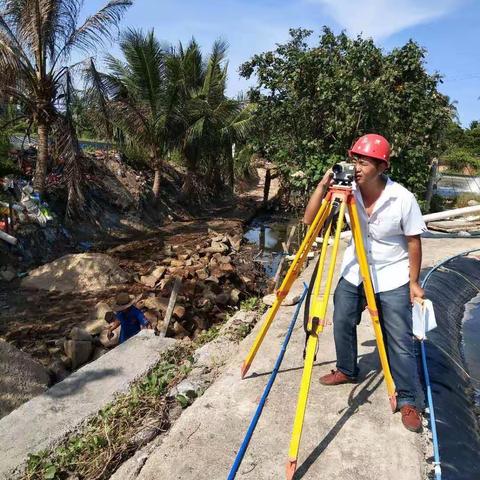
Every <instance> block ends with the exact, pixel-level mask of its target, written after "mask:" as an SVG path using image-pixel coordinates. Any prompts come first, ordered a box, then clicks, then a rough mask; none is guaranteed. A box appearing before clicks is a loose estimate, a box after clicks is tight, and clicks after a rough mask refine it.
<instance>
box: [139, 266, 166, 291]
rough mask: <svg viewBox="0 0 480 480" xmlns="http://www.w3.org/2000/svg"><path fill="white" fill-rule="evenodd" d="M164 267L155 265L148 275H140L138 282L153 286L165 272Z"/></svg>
mask: <svg viewBox="0 0 480 480" xmlns="http://www.w3.org/2000/svg"><path fill="white" fill-rule="evenodd" d="M165 270H166V268H165V267H162V266H159V267H156V268H155V269H154V270H153V271H152V272H151V273H150V274H149V275H142V276H141V277H140V282H142V283H143V284H144V285H146V286H147V287H151V288H153V287H154V286H155V285H156V284H157V282H158V281H159V280H160V279H161V278H162V276H163V274H164V273H165Z"/></svg>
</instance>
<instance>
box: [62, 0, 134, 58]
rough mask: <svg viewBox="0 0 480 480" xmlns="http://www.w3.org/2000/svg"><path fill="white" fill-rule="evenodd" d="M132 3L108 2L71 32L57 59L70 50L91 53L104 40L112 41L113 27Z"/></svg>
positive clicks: (114, 0) (126, 0) (128, 0)
mask: <svg viewBox="0 0 480 480" xmlns="http://www.w3.org/2000/svg"><path fill="white" fill-rule="evenodd" d="M70 1H74V0H70ZM132 3H133V2H132V0H110V1H109V2H108V3H107V4H106V5H105V6H104V7H103V8H102V9H101V10H99V11H98V12H97V13H95V14H94V15H92V16H90V17H88V18H87V19H86V20H85V22H84V23H83V25H81V26H80V27H79V28H76V29H74V30H73V31H71V33H70V36H69V37H68V38H67V39H66V41H65V45H64V47H63V48H62V49H61V50H60V51H59V52H58V54H57V57H61V56H65V55H68V54H69V53H70V51H71V49H72V48H79V49H81V50H84V51H91V50H94V49H95V48H96V47H97V45H102V44H103V42H104V41H105V40H106V39H107V40H109V39H112V38H113V35H114V33H115V29H114V28H113V27H115V26H117V25H118V23H119V21H120V19H121V18H122V16H123V14H124V12H125V11H126V9H127V8H128V7H130V6H131V5H132Z"/></svg>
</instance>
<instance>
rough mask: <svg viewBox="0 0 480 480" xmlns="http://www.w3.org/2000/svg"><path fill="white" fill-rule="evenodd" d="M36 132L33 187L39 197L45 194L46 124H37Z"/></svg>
mask: <svg viewBox="0 0 480 480" xmlns="http://www.w3.org/2000/svg"><path fill="white" fill-rule="evenodd" d="M37 132H38V148H37V164H36V168H35V177H34V180H33V186H34V188H35V190H36V191H37V192H38V193H39V194H40V195H43V194H44V193H45V180H46V177H47V166H48V124H47V123H46V122H38V129H37Z"/></svg>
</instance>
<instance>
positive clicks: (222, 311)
mask: <svg viewBox="0 0 480 480" xmlns="http://www.w3.org/2000/svg"><path fill="white" fill-rule="evenodd" d="M241 240H242V237H241V236H240V235H223V234H218V233H216V232H214V231H210V233H209V236H208V237H207V238H206V239H205V240H203V241H202V242H201V243H200V244H198V245H197V246H196V247H195V248H188V247H185V246H182V245H168V246H166V247H165V248H164V250H163V252H162V253H163V256H164V258H162V259H161V260H159V261H158V262H155V261H151V264H150V267H149V268H148V269H147V271H146V272H145V274H144V275H141V276H140V277H139V282H140V283H141V284H143V285H144V286H145V287H148V289H149V291H148V292H144V294H143V295H142V299H141V300H140V301H139V302H138V303H137V306H138V307H140V308H142V309H143V310H144V311H145V314H146V316H147V318H148V319H149V320H150V322H151V323H152V324H154V325H156V324H157V323H158V322H161V321H162V320H163V318H164V315H165V311H166V309H167V305H168V301H169V296H170V294H171V291H172V289H173V285H174V281H175V278H179V279H181V287H180V291H179V294H178V296H177V301H176V306H175V309H174V311H173V318H172V321H171V322H170V326H169V330H168V332H167V336H175V337H179V338H182V337H184V336H187V335H188V336H195V334H196V333H198V332H200V331H203V330H206V329H208V328H209V327H210V326H211V325H212V324H215V323H218V322H221V321H223V320H225V318H226V316H227V313H228V311H232V310H233V309H235V307H236V306H237V305H238V304H239V303H240V301H241V300H242V299H243V298H246V297H247V296H249V295H251V294H252V293H254V291H255V289H256V288H257V287H256V285H255V282H256V279H257V278H256V276H257V275H259V274H260V272H258V273H256V272H254V271H253V270H252V263H251V262H247V260H245V259H244V258H241V257H240V255H239V253H238V252H239V250H240V243H241Z"/></svg>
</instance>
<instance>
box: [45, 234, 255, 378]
mask: <svg viewBox="0 0 480 480" xmlns="http://www.w3.org/2000/svg"><path fill="white" fill-rule="evenodd" d="M241 240H242V237H241V236H240V235H228V234H225V235H224V234H219V233H217V232H214V231H209V234H208V236H206V237H205V238H204V239H203V240H202V241H201V242H200V243H199V244H198V245H196V246H194V247H190V248H189V247H188V246H186V245H166V246H164V247H163V249H162V250H161V252H158V253H157V254H156V255H155V258H156V259H155V260H154V259H152V260H148V261H147V262H146V263H145V264H144V265H143V267H142V268H141V269H140V271H138V273H137V274H135V273H133V274H132V273H131V272H129V274H130V275H131V278H133V279H134V280H135V282H134V283H128V284H125V287H124V290H125V291H128V292H129V293H131V294H134V295H135V298H136V302H135V305H136V306H137V307H138V308H140V309H141V310H142V311H143V312H144V314H145V317H146V318H147V319H148V320H149V322H150V323H151V325H152V326H153V327H154V328H157V330H159V331H161V330H163V328H164V323H163V321H164V318H165V315H166V311H167V307H168V303H169V299H170V295H171V293H172V289H173V286H174V283H175V280H176V279H177V278H178V279H180V282H181V283H180V289H179V291H178V294H177V297H176V302H175V306H174V309H173V313H172V316H171V319H170V322H169V326H168V330H167V336H168V337H175V338H184V337H190V338H195V337H196V336H197V335H198V334H200V333H202V332H205V331H206V330H207V329H209V328H210V327H211V326H212V325H215V324H220V323H222V322H224V320H225V319H226V318H227V316H230V315H231V314H233V313H234V312H235V311H236V310H237V309H238V307H239V304H240V302H241V300H242V299H244V298H248V297H249V296H251V295H253V294H258V292H259V291H261V290H262V286H261V282H262V280H263V279H264V276H263V274H262V271H261V267H260V266H258V267H255V265H256V264H254V263H253V262H252V261H251V258H250V257H249V252H248V250H247V251H246V252H243V250H242V254H241V253H240V243H241ZM121 251H122V246H119V247H116V248H114V249H112V250H110V252H109V253H110V254H111V255H113V256H115V254H118V253H119V252H121ZM96 255H99V254H96ZM104 257H105V258H110V259H111V262H110V263H112V265H115V267H116V269H119V267H118V264H117V261H116V260H115V259H114V258H112V257H110V256H108V255H105V254H103V255H102V258H104ZM103 263H107V264H108V265H110V263H109V262H105V261H104V262H103ZM124 268H125V266H124ZM256 268H258V271H256V270H255V269H256ZM67 270H68V269H67ZM120 271H123V270H122V269H120ZM77 272H78V270H77ZM88 272H90V273H92V272H95V274H98V269H94V268H89V269H88ZM58 280H59V279H58V278H57V279H56V282H57V283H58ZM69 280H72V279H71V278H69ZM67 283H70V282H67ZM73 283H78V282H73ZM89 287H91V285H90V284H89ZM113 303H114V295H112V298H111V299H105V300H102V301H100V302H98V303H97V304H96V305H95V307H94V309H93V311H91V313H90V315H89V316H90V320H89V321H87V322H85V323H84V324H83V325H82V326H81V327H82V328H79V327H78V326H75V327H73V328H72V329H71V330H70V332H68V334H67V335H66V338H63V339H59V340H56V341H55V342H54V343H55V347H56V348H55V350H56V355H55V357H56V360H55V361H54V362H53V364H51V365H50V370H51V372H52V373H53V375H54V376H55V379H56V380H57V381H58V380H61V379H63V378H65V376H66V375H68V371H69V370H76V369H77V368H79V367H80V366H82V365H83V364H85V363H87V362H88V361H91V360H93V359H95V358H98V356H100V355H102V354H103V353H105V352H106V351H107V350H108V349H109V348H113V347H115V346H116V345H117V344H118V339H119V330H120V329H119V328H117V329H116V330H114V336H113V337H112V338H108V336H107V330H106V327H107V325H108V324H107V322H106V321H105V314H106V313H107V312H109V311H111V307H110V305H112V304H113Z"/></svg>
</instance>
